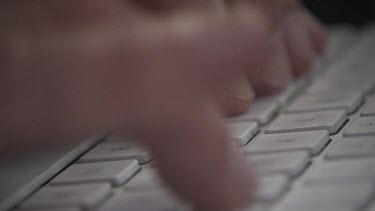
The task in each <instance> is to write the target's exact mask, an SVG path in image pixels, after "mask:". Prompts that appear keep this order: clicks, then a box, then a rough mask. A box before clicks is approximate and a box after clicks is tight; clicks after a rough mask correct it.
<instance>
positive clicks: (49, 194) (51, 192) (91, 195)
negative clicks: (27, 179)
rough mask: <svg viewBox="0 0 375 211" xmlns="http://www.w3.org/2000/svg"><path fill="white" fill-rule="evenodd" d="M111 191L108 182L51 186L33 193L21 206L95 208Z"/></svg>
mask: <svg viewBox="0 0 375 211" xmlns="http://www.w3.org/2000/svg"><path fill="white" fill-rule="evenodd" d="M110 193H111V187H110V185H108V184H87V185H74V186H49V187H44V188H42V189H41V190H39V191H38V192H36V193H35V194H34V195H32V196H31V197H30V198H29V199H27V200H26V201H25V202H24V203H23V204H22V205H21V208H22V209H24V208H33V209H42V208H61V207H71V206H76V207H80V208H86V209H87V208H94V207H96V206H98V205H99V204H100V203H102V202H103V201H104V200H105V199H106V198H108V196H109V195H110Z"/></svg>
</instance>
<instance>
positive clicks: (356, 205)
mask: <svg viewBox="0 0 375 211" xmlns="http://www.w3.org/2000/svg"><path fill="white" fill-rule="evenodd" d="M374 89H375V30H374V29H366V30H364V31H361V32H358V31H354V30H350V29H347V28H344V29H342V28H339V29H336V30H332V40H331V45H330V46H329V48H328V51H327V54H326V56H325V57H324V59H323V60H322V61H321V62H320V63H319V65H317V67H316V71H314V72H313V73H312V74H311V75H310V76H309V77H307V78H304V79H300V80H298V81H295V82H294V83H292V84H291V85H290V87H288V88H287V89H286V90H285V91H284V92H283V93H282V94H280V95H278V96H273V97H267V98H261V99H257V100H256V101H255V102H254V103H253V105H252V107H251V109H250V110H249V111H248V112H247V113H246V114H244V115H242V116H240V117H236V118H232V119H230V120H228V128H229V130H230V132H231V134H232V136H233V139H234V141H235V142H237V143H238V146H239V147H240V148H241V150H243V151H244V152H245V154H246V155H247V156H248V159H249V161H250V162H252V163H253V164H254V167H255V169H256V172H257V175H258V180H259V181H258V182H259V189H258V192H257V194H256V203H255V205H254V206H253V207H249V208H248V209H245V210H244V211H375V95H373V93H374ZM15 210H17V211H32V210H41V211H80V210H84V211H86V210H95V211H120V210H121V211H127V210H129V211H146V210H155V211H175V210H176V211H182V210H184V211H188V210H191V208H190V206H189V205H187V204H185V203H184V202H183V201H180V200H179V199H178V198H177V197H175V196H173V195H172V194H171V193H170V192H169V191H168V189H167V188H166V187H165V186H164V185H163V183H162V181H161V180H159V178H158V176H157V170H156V169H155V168H154V167H153V165H152V156H151V154H150V153H149V152H148V151H147V150H145V149H144V148H142V147H139V146H136V145H134V144H133V143H131V142H129V141H128V140H126V139H125V138H123V137H121V136H118V135H117V136H116V135H113V136H110V137H108V138H106V139H105V140H103V142H101V143H99V144H98V145H96V146H95V147H94V148H92V149H91V150H89V151H88V152H87V153H85V154H84V155H82V156H81V157H80V158H78V159H77V160H76V161H75V162H74V163H72V164H71V165H70V166H68V167H67V168H66V169H65V170H63V171H62V172H61V173H60V174H58V175H56V176H55V177H54V178H52V179H51V180H50V181H49V182H48V184H46V185H45V186H43V187H41V188H40V189H39V190H37V191H36V192H35V193H34V194H32V195H30V197H28V198H27V199H26V200H24V201H23V202H22V203H21V204H19V206H17V208H16V209H15Z"/></svg>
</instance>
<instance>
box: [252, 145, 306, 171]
mask: <svg viewBox="0 0 375 211" xmlns="http://www.w3.org/2000/svg"><path fill="white" fill-rule="evenodd" d="M247 158H248V159H249V161H250V163H252V165H254V166H255V171H256V173H257V174H259V175H265V174H277V175H279V174H286V175H288V176H289V177H296V176H298V175H299V174H301V173H302V172H303V171H304V170H305V168H306V167H307V166H308V164H309V163H310V157H309V154H308V153H307V152H305V151H296V152H279V153H272V154H257V155H250V156H248V157H247Z"/></svg>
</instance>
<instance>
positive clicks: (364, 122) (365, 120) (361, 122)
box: [344, 117, 375, 137]
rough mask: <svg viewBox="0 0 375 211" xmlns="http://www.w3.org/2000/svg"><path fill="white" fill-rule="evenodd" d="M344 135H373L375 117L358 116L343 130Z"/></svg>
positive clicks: (374, 134) (374, 132)
mask: <svg viewBox="0 0 375 211" xmlns="http://www.w3.org/2000/svg"><path fill="white" fill-rule="evenodd" d="M344 136H345V137H360V136H375V117H360V118H358V119H356V120H354V121H353V122H352V123H351V124H350V125H349V127H348V128H347V129H346V130H345V132H344Z"/></svg>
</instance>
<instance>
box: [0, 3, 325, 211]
mask: <svg viewBox="0 0 375 211" xmlns="http://www.w3.org/2000/svg"><path fill="white" fill-rule="evenodd" d="M0 13H1V14H4V15H3V17H5V18H2V19H1V20H0V25H2V26H3V27H1V29H0V69H1V71H0V86H1V87H0V97H1V98H0V110H1V111H2V112H1V115H0V127H1V128H2V130H1V132H0V138H1V140H2V142H1V143H0V150H1V151H10V150H12V149H13V148H14V147H19V146H20V145H26V146H27V145H36V144H40V143H43V142H46V141H48V142H51V141H52V142H53V141H67V140H81V138H82V137H87V136H89V135H90V134H92V133H93V132H96V131H98V130H106V131H121V132H124V133H126V134H129V135H130V136H132V137H134V139H137V140H140V141H141V142H142V144H144V145H146V146H147V147H148V148H149V149H150V150H151V151H152V152H153V155H154V157H155V159H156V160H157V161H158V167H159V168H160V171H161V175H162V177H163V178H164V179H165V180H166V181H167V183H168V184H169V185H170V186H171V187H172V189H173V190H174V191H175V192H176V193H178V194H179V195H180V196H181V197H182V198H183V199H185V200H187V201H189V202H191V203H193V204H194V205H195V207H196V209H197V210H219V211H220V210H232V209H235V208H239V207H241V206H244V205H246V204H247V203H248V202H249V199H251V196H252V193H253V191H254V189H255V182H254V177H253V176H252V173H251V167H250V166H249V164H247V163H246V161H245V159H244V157H243V155H242V154H241V153H240V151H239V150H238V149H237V147H236V146H235V145H234V144H233V143H232V141H230V139H229V137H228V134H227V132H226V130H225V124H224V120H223V118H222V117H223V116H230V115H237V114H240V113H241V112H243V111H245V110H246V109H247V108H248V107H249V104H250V103H251V101H252V100H253V99H254V97H255V95H268V94H273V93H276V92H277V91H279V90H281V89H282V88H283V87H285V86H286V85H287V84H288V82H289V80H291V79H292V78H293V77H296V76H301V75H303V74H305V73H307V72H308V71H309V69H310V66H311V64H312V63H313V61H314V59H315V58H316V57H317V56H318V55H319V54H320V53H321V52H322V50H323V48H324V43H325V33H324V30H323V29H322V27H321V26H320V25H319V23H318V22H317V21H316V20H315V19H314V18H313V17H312V16H311V15H310V14H308V13H307V12H306V11H305V10H304V9H303V8H302V7H301V6H300V5H299V4H298V2H296V1H292V0H285V1H260V0H253V1H251V0H248V1H226V2H220V1H216V0H212V1H201V0H184V1H178V2H176V1H168V0H165V1H161V0H154V1H116V0H107V1H101V0H90V1H89V0H74V1H73V0H53V1H43V2H42V1H6V2H3V3H2V6H1V7H0ZM297 17H299V18H297ZM297 26H298V27H297Z"/></svg>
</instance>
